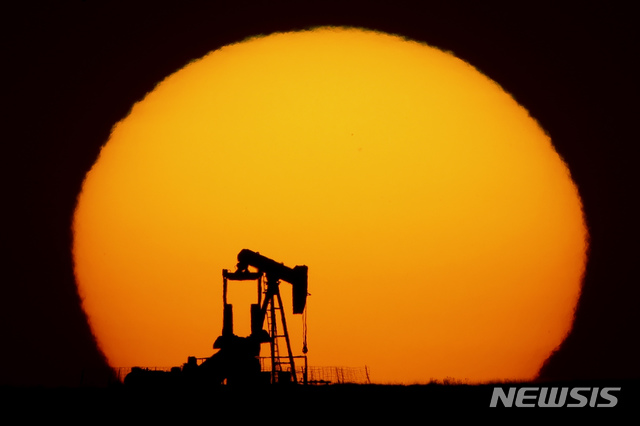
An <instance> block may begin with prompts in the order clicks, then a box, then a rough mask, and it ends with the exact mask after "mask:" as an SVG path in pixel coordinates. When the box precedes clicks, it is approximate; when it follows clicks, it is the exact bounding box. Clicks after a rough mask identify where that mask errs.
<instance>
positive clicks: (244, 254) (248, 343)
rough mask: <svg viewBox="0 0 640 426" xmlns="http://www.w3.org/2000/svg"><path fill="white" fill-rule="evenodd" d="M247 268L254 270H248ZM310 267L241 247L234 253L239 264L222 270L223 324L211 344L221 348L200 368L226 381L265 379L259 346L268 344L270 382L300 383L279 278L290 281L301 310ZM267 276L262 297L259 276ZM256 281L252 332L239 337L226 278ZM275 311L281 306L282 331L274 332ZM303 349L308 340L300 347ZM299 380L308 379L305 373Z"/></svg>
mask: <svg viewBox="0 0 640 426" xmlns="http://www.w3.org/2000/svg"><path fill="white" fill-rule="evenodd" d="M249 267H252V268H255V269H257V272H251V271H250V270H249ZM307 271H308V268H307V267H306V266H295V267H293V268H289V267H287V266H284V265H283V264H281V263H277V262H275V261H274V260H271V259H269V258H267V257H265V256H262V255H260V254H259V253H255V252H253V251H251V250H247V249H244V250H242V251H241V252H240V253H239V254H238V265H237V268H236V271H235V272H229V271H228V270H226V269H224V270H223V271H222V277H223V307H224V309H223V323H222V335H221V336H220V337H218V338H217V339H216V341H215V343H214V345H213V347H214V349H220V350H219V352H218V353H216V354H214V355H213V356H212V357H211V358H208V359H207V360H206V361H205V362H203V363H202V364H201V365H200V369H202V370H204V371H207V375H212V376H213V377H212V378H214V380H216V381H217V380H218V377H223V380H224V379H226V380H227V383H230V384H233V383H240V384H252V383H259V382H260V381H262V380H263V376H262V374H261V371H260V362H259V359H258V356H259V355H260V345H261V344H262V343H267V342H268V343H269V344H270V349H271V372H270V374H269V376H270V382H271V383H277V382H282V381H293V382H294V383H297V382H298V378H297V376H296V369H295V362H294V357H293V353H292V351H291V343H290V340H289V333H288V330H287V323H286V320H285V315H284V310H283V306H282V298H281V297H280V281H286V282H288V283H290V284H291V285H292V299H293V313H294V314H302V313H304V310H305V306H306V301H307V290H308V277H307ZM263 277H266V284H265V291H264V295H265V297H264V300H262V279H263ZM228 280H232V281H246V280H257V281H258V303H256V304H253V305H251V334H250V335H249V336H247V337H238V336H236V335H235V334H233V307H232V305H231V304H228V303H227V281H228ZM276 310H279V311H280V319H281V322H282V328H283V334H282V335H278V331H277V327H276V319H277V318H276ZM265 320H267V322H268V324H267V325H268V330H265V329H264V328H263V327H264V323H265ZM279 337H284V339H285V341H286V345H287V355H288V356H287V357H286V361H285V362H283V361H282V359H281V357H280V356H279V353H278V340H277V339H278V338H279ZM303 352H305V353H306V344H305V347H304V348H303ZM283 364H289V369H288V371H285V370H283ZM303 380H304V381H305V382H306V374H305V377H304V378H303Z"/></svg>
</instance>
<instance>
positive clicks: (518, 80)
mask: <svg viewBox="0 0 640 426" xmlns="http://www.w3.org/2000/svg"><path fill="white" fill-rule="evenodd" d="M302 3H303V2H285V1H260V2H248V1H234V2H198V1H182V2H178V1H176V2H135V5H131V4H129V2H124V1H109V2H107V1H69V2H64V3H59V2H23V3H21V6H17V5H16V6H7V5H5V6H3V8H2V14H1V16H2V18H1V19H2V24H1V25H0V43H1V45H2V71H1V75H2V77H3V78H2V82H3V88H2V104H1V105H2V114H1V117H2V130H3V132H2V152H3V155H2V163H3V165H2V168H1V169H0V170H1V173H2V188H3V189H2V196H3V198H4V201H3V203H2V216H3V217H4V221H3V228H2V238H1V241H2V253H3V256H2V296H1V297H0V301H1V302H0V303H1V304H2V306H1V309H0V312H1V314H0V315H1V322H0V333H1V334H0V337H1V339H2V340H1V342H2V350H1V351H0V354H1V355H0V367H1V368H2V372H1V373H0V385H24V386H33V385H47V386H60V385H71V386H74V385H77V384H79V383H81V381H82V380H84V379H83V377H84V376H83V374H85V375H86V374H88V373H87V372H88V371H97V370H100V368H102V367H104V365H105V364H104V360H103V358H102V356H101V354H100V353H99V351H98V350H97V348H96V346H95V343H94V342H93V339H92V337H91V333H90V330H89V327H88V325H87V323H86V318H85V317H84V314H83V312H82V311H81V309H80V305H79V303H80V300H79V297H78V295H77V292H76V288H75V283H74V277H73V264H72V258H71V243H72V235H71V221H72V217H73V211H74V207H75V202H76V197H77V195H78V193H79V191H80V188H81V184H82V181H83V178H84V175H85V174H86V173H87V171H89V169H90V168H91V166H92V164H93V163H94V162H95V160H96V158H97V155H98V153H99V150H100V147H101V145H102V144H103V143H104V142H106V140H107V138H108V136H109V132H110V129H111V127H112V126H113V125H114V124H115V123H116V122H117V121H119V120H121V119H122V118H124V117H125V116H126V114H127V113H128V111H129V109H130V108H131V106H132V105H133V103H134V102H136V101H138V100H140V99H142V98H143V96H144V95H145V94H146V93H147V92H149V91H150V90H152V89H153V88H154V86H155V85H156V84H157V83H158V82H159V81H160V80H162V79H163V78H164V77H165V76H167V75H169V74H171V73H173V72H174V71H176V70H178V69H180V68H181V67H183V66H184V65H185V64H187V63H188V62H189V61H191V60H194V59H198V58H200V57H202V56H204V55H205V54H206V53H207V52H209V51H211V50H215V49H217V48H219V47H221V46H223V45H225V44H228V43H232V42H237V41H241V40H242V39H244V38H246V37H249V36H253V35H258V34H269V33H272V32H276V31H286V30H296V29H304V28H309V27H313V26H319V25H343V26H356V27H364V28H368V29H373V30H379V31H385V32H389V33H395V34H400V35H403V36H406V37H408V38H411V39H415V40H419V41H424V42H427V43H428V44H430V45H433V46H436V47H439V48H441V49H443V50H447V51H452V52H453V53H454V54H455V55H456V56H458V57H460V58H462V59H464V60H465V61H467V62H469V63H471V64H472V65H473V66H475V67H476V68H477V69H479V70H480V71H481V72H483V73H484V74H486V75H487V76H488V77H490V78H491V79H493V80H494V81H496V82H498V83H499V84H500V85H501V86H502V87H503V88H504V89H505V90H506V91H507V92H509V93H511V94H512V95H513V96H514V98H515V99H516V100H517V101H518V102H519V103H521V104H522V105H524V106H525V107H526V108H527V109H528V110H529V112H530V114H531V115H532V116H533V117H534V118H535V119H536V120H538V122H539V123H540V124H541V126H542V127H543V128H544V129H545V130H546V131H547V132H548V133H549V135H550V136H551V139H552V141H553V142H554V145H555V147H556V150H557V151H558V153H559V154H560V155H561V156H562V157H563V158H564V160H565V161H566V162H567V164H568V166H569V169H570V171H571V175H572V177H573V180H574V181H575V182H576V183H577V185H578V188H579V192H580V195H581V197H582V201H583V204H584V211H585V214H586V218H587V223H588V226H589V232H590V235H591V241H590V253H589V262H588V265H587V271H586V276H585V281H584V288H583V294H582V298H581V300H580V303H579V306H578V309H577V312H576V319H575V324H574V329H573V331H572V333H571V334H570V336H569V337H568V338H567V340H566V341H565V343H564V344H563V345H562V347H561V348H560V349H559V351H557V353H555V354H554V355H553V356H552V357H551V358H550V359H549V360H548V361H547V363H546V365H545V367H544V368H543V369H542V371H541V378H544V379H550V380H551V379H597V378H610V379H620V378H635V379H638V378H640V366H639V364H638V362H637V360H638V359H640V351H639V346H640V345H639V344H638V324H639V319H640V315H639V313H638V307H639V302H638V300H639V298H638V296H639V294H640V290H639V286H638V273H637V272H636V268H635V265H636V263H637V257H636V254H637V253H638V249H637V248H636V247H637V246H636V244H635V241H636V239H637V225H636V222H635V218H636V217H637V207H636V205H637V202H636V200H635V198H636V195H637V193H638V192H637V191H638V190H637V188H638V187H637V183H638V182H637V181H638V179H637V167H638V166H637V157H636V156H635V155H634V154H635V150H634V149H633V148H634V145H635V144H636V143H637V142H638V136H637V133H636V131H635V130H636V126H633V125H632V124H633V123H635V121H636V120H637V117H638V108H637V104H638V101H637V97H638V94H639V93H638V92H639V91H638V83H637V80H636V78H637V76H638V75H640V67H639V66H638V61H637V58H636V56H637V54H638V46H639V44H638V38H639V37H638V29H637V25H636V23H635V22H634V20H633V19H632V18H633V14H632V13H631V11H630V10H625V9H622V8H620V6H618V8H616V7H614V6H609V5H606V4H605V3H602V2H600V3H595V2H594V3H589V2H575V6H569V5H567V4H566V2H563V3H562V4H563V5H562V6H559V5H558V4H556V2H504V3H502V2H500V3H499V2H469V3H461V2H446V6H445V5H441V4H439V3H435V2H434V5H431V4H430V2H420V3H421V5H420V6H416V4H417V2H402V1H394V2H380V1H369V2H342V1H340V2H338V1H323V2H313V3H311V4H308V3H306V2H305V3H304V6H301V4H302ZM83 372H84V373H83Z"/></svg>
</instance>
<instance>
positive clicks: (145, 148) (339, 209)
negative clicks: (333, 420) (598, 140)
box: [74, 28, 587, 383]
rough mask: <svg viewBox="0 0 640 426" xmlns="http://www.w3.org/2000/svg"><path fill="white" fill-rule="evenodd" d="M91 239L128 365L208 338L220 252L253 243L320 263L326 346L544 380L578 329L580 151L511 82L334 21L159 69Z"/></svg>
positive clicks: (357, 358)
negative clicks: (557, 138)
mask: <svg viewBox="0 0 640 426" xmlns="http://www.w3.org/2000/svg"><path fill="white" fill-rule="evenodd" d="M74 236H75V240H74V259H75V273H76V278H77V283H78V286H79V292H80V295H81V297H82V298H83V306H84V309H85V311H86V312H87V315H88V317H89V320H90V323H91V327H92V329H93V331H94V333H95V335H96V337H97V340H98V342H99V344H100V346H101V348H102V350H103V351H104V353H105V355H106V356H107V358H108V360H109V362H110V364H111V365H113V366H117V367H126V366H133V365H142V366H172V365H181V364H182V363H183V362H185V361H186V358H187V356H189V355H194V356H199V357H204V356H210V355H211V354H212V353H213V352H214V350H213V349H212V343H213V341H214V340H215V338H216V337H217V336H219V335H220V332H221V329H222V276H221V270H222V269H223V268H226V269H234V268H235V263H236V255H237V253H238V252H239V251H240V250H241V249H243V248H248V249H251V250H254V251H259V252H260V253H261V254H263V255H265V256H268V257H270V258H272V259H274V260H277V261H278V262H283V263H285V264H286V265H287V266H295V265H307V266H309V292H310V293H311V296H310V297H309V300H308V309H309V312H308V315H309V317H308V326H309V354H308V355H309V364H310V365H319V366H321V365H335V366H364V365H367V366H368V367H369V368H370V370H371V374H372V380H374V381H375V382H378V383H385V382H393V383H401V382H404V383H415V382H428V381H430V380H442V379H444V378H446V377H451V378H456V379H460V380H465V379H467V380H469V381H470V382H482V381H489V380H496V379H499V380H502V379H512V380H520V379H523V380H526V379H531V378H533V377H534V376H535V375H536V373H537V371H538V369H539V368H540V366H541V364H542V362H543V361H544V360H545V359H546V357H547V356H548V355H549V354H550V352H551V351H552V350H553V349H554V348H556V347H557V346H558V345H559V344H560V343H561V342H562V340H563V339H564V337H565V336H566V334H567V332H568V331H569V330H570V328H571V324H572V319H573V310H574V308H575V306H576V302H577V300H578V297H579V293H580V286H581V279H582V274H583V272H584V267H585V261H586V254H585V253H586V248H587V242H586V241H587V231H586V228H585V225H584V218H583V214H582V210H581V203H580V199H579V196H578V193H577V190H576V187H575V186H574V184H573V182H572V181H571V178H570V175H569V172H568V169H567V167H566V165H565V164H564V163H563V162H562V160H561V159H560V157H559V156H558V155H557V153H556V152H555V151H554V149H553V147H552V145H551V141H550V139H549V137H548V136H547V135H546V134H545V133H544V131H543V130H542V129H541V128H540V127H539V126H538V124H537V123H536V122H535V120H533V119H532V118H531V117H530V116H529V115H528V113H527V111H526V110H525V109H523V108H522V107H521V106H519V105H518V104H517V103H516V102H515V101H514V100H513V99H512V98H511V97H510V96H509V95H508V94H507V93H505V92H504V91H503V90H502V89H501V88H500V87H499V86H498V85H497V84H496V83H494V82H492V81H491V80H489V79H488V78H487V77H485V76H483V75H482V74H480V73H479V72H478V71H477V70H475V69H474V68H473V67H471V66H470V65H469V64H467V63H465V62H463V61H461V60H460V59H457V58H455V57H454V56H453V55H451V54H448V53H444V52H442V51H439V50H437V49H434V48H432V47H429V46H426V45H423V44H419V43H416V42H411V41H407V40H404V39H402V38H400V37H397V36H390V35H385V34H380V33H374V32H370V31H363V30H356V29H337V28H321V29H316V30H314V31H305V32H298V33H286V34H274V35H270V36H267V37H262V38H254V39H250V40H246V41H244V42H242V43H239V44H234V45H231V46H226V47H224V48H222V49H220V50H217V51H215V52H212V53H210V54H209V55H207V56H205V57H204V58H202V59H200V60H198V61H195V62H193V63H191V64H189V65H187V66H186V67H185V68H183V69H182V70H180V71H178V72H176V73H175V74H173V75H171V76H169V77H168V78H167V79H165V80H164V81H163V82H161V83H160V84H159V85H158V86H157V87H156V88H155V89H154V90H153V91H152V92H151V93H149V94H148V95H147V96H146V97H145V98H144V100H142V101H141V102H139V103H137V104H135V105H134V107H133V108H132V110H131V113H130V114H129V116H127V117H126V118H125V119H124V120H122V121H121V122H119V123H118V124H117V125H116V126H115V127H114V128H113V131H112V134H111V137H110V138H109V140H108V142H107V143H106V145H105V146H104V147H103V149H102V151H101V153H100V157H99V159H98V160H97V162H96V164H95V165H94V167H93V168H92V170H91V171H90V172H89V174H88V175H87V177H86V180H85V183H84V187H83V190H82V193H81V194H80V197H79V200H78V206H77V210H76V213H75V222H74ZM241 287H242V284H241V283H234V284H233V285H231V286H230V297H231V301H232V303H234V314H235V322H236V331H237V334H239V335H245V334H242V330H246V332H247V334H248V330H249V325H248V322H249V303H251V302H252V301H253V299H251V298H252V297H253V296H254V293H255V289H254V287H253V286H251V290H250V292H251V293H250V294H249V293H247V294H244V293H243V289H242V288H241ZM282 290H283V293H284V294H283V301H284V302H285V304H286V307H287V308H288V312H287V320H288V322H289V326H290V333H291V334H292V338H293V347H294V349H295V350H296V351H298V352H299V350H300V349H299V348H301V346H302V343H301V337H300V336H301V321H300V317H299V316H293V315H292V314H291V306H290V300H291V298H290V295H289V293H287V292H290V288H288V287H287V286H286V285H283V286H282ZM243 294H244V296H243ZM234 297H235V298H236V299H235V300H234V299H233V298H234ZM245 302H246V304H244V305H243V303H245ZM243 321H244V322H243ZM263 351H265V352H266V351H267V346H263Z"/></svg>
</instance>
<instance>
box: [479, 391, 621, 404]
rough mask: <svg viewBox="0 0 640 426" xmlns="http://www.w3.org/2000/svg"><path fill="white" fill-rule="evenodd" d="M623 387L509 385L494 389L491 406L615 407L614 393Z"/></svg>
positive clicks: (616, 399)
mask: <svg viewBox="0 0 640 426" xmlns="http://www.w3.org/2000/svg"><path fill="white" fill-rule="evenodd" d="M620 389H621V388H602V389H599V388H594V387H575V388H571V390H569V388H549V387H530V388H529V387H525V388H520V389H518V388H515V387H509V388H508V391H507V392H505V391H504V390H503V389H502V388H500V387H496V388H494V389H493V395H492V396H491V403H490V404H489V407H499V406H500V404H501V405H502V406H504V407H513V406H515V407H565V406H566V407H586V406H587V405H589V407H615V406H616V404H617V403H618V398H617V397H616V396H615V395H614V394H613V393H614V392H619V391H620Z"/></svg>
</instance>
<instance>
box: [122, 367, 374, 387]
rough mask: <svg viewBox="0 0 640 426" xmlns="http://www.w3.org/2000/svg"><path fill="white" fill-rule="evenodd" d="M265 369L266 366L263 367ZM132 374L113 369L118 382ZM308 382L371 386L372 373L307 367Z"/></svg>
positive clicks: (300, 371) (299, 373)
mask: <svg viewBox="0 0 640 426" xmlns="http://www.w3.org/2000/svg"><path fill="white" fill-rule="evenodd" d="M144 368H145V369H147V370H152V371H171V368H174V367H144ZM263 369H265V368H264V366H263ZM130 372H131V367H117V368H113V373H114V375H115V377H116V379H117V380H119V381H120V382H124V378H125V377H126V376H127V374H129V373H130ZM303 373H304V366H303V365H301V366H296V375H297V376H298V377H299V378H302V377H303ZM307 381H308V382H309V383H310V384H370V383H371V378H370V371H369V368H368V367H367V366H364V367H316V366H309V367H307Z"/></svg>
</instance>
